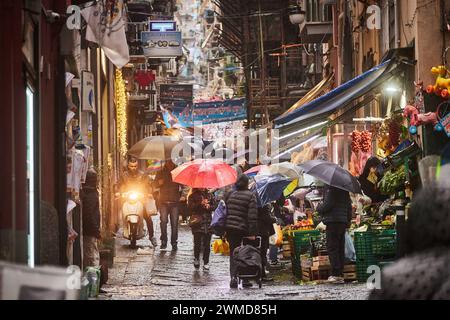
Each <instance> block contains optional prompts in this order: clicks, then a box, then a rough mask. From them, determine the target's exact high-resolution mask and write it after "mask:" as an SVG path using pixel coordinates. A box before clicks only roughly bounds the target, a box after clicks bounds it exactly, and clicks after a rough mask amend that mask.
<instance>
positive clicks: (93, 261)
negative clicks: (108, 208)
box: [81, 169, 101, 267]
mask: <svg viewBox="0 0 450 320" xmlns="http://www.w3.org/2000/svg"><path fill="white" fill-rule="evenodd" d="M81 204H82V219H83V265H84V266H85V267H91V266H92V267H97V266H99V265H100V254H99V251H98V243H97V242H98V239H100V228H101V225H100V204H99V194H98V191H97V173H96V172H95V170H94V169H89V171H88V172H87V174H86V181H85V183H84V184H83V188H82V192H81Z"/></svg>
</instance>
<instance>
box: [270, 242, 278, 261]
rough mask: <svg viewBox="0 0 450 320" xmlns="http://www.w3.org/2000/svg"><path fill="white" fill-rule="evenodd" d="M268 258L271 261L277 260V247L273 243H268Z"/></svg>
mask: <svg viewBox="0 0 450 320" xmlns="http://www.w3.org/2000/svg"><path fill="white" fill-rule="evenodd" d="M269 259H270V261H271V262H277V261H278V247H277V246H274V245H269Z"/></svg>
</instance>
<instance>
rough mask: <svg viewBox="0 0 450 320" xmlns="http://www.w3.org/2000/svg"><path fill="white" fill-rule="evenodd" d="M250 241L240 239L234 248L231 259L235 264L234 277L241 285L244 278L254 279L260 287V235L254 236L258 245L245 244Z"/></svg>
mask: <svg viewBox="0 0 450 320" xmlns="http://www.w3.org/2000/svg"><path fill="white" fill-rule="evenodd" d="M246 240H247V241H250V240H248V239H247V238H244V239H242V243H241V245H240V246H239V247H237V248H236V249H234V252H233V259H234V263H235V265H236V277H237V278H238V283H239V284H240V285H242V283H243V281H244V280H253V281H256V283H257V284H258V286H259V288H261V287H262V276H263V274H262V259H261V237H256V240H255V241H257V243H258V246H254V245H250V244H245V242H246Z"/></svg>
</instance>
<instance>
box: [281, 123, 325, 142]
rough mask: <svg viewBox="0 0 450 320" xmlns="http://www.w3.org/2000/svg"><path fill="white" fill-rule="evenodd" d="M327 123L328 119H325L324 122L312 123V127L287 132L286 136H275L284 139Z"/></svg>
mask: <svg viewBox="0 0 450 320" xmlns="http://www.w3.org/2000/svg"><path fill="white" fill-rule="evenodd" d="M327 123H328V121H323V122H320V123H316V124H314V125H312V126H310V127H307V128H303V129H300V130H297V131H295V132H291V133H288V134H285V135H284V136H281V137H274V139H277V140H282V139H285V138H289V137H292V136H295V135H297V134H300V133H303V132H306V131H308V130H311V129H314V128H317V127H320V126H323V125H325V124H327Z"/></svg>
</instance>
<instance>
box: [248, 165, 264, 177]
mask: <svg viewBox="0 0 450 320" xmlns="http://www.w3.org/2000/svg"><path fill="white" fill-rule="evenodd" d="M265 168H268V166H266V165H265V164H261V165H259V166H255V167H253V168H250V169H248V170H247V171H245V172H244V174H245V175H247V176H255V175H256V174H258V172H260V171H261V170H263V169H265Z"/></svg>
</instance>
